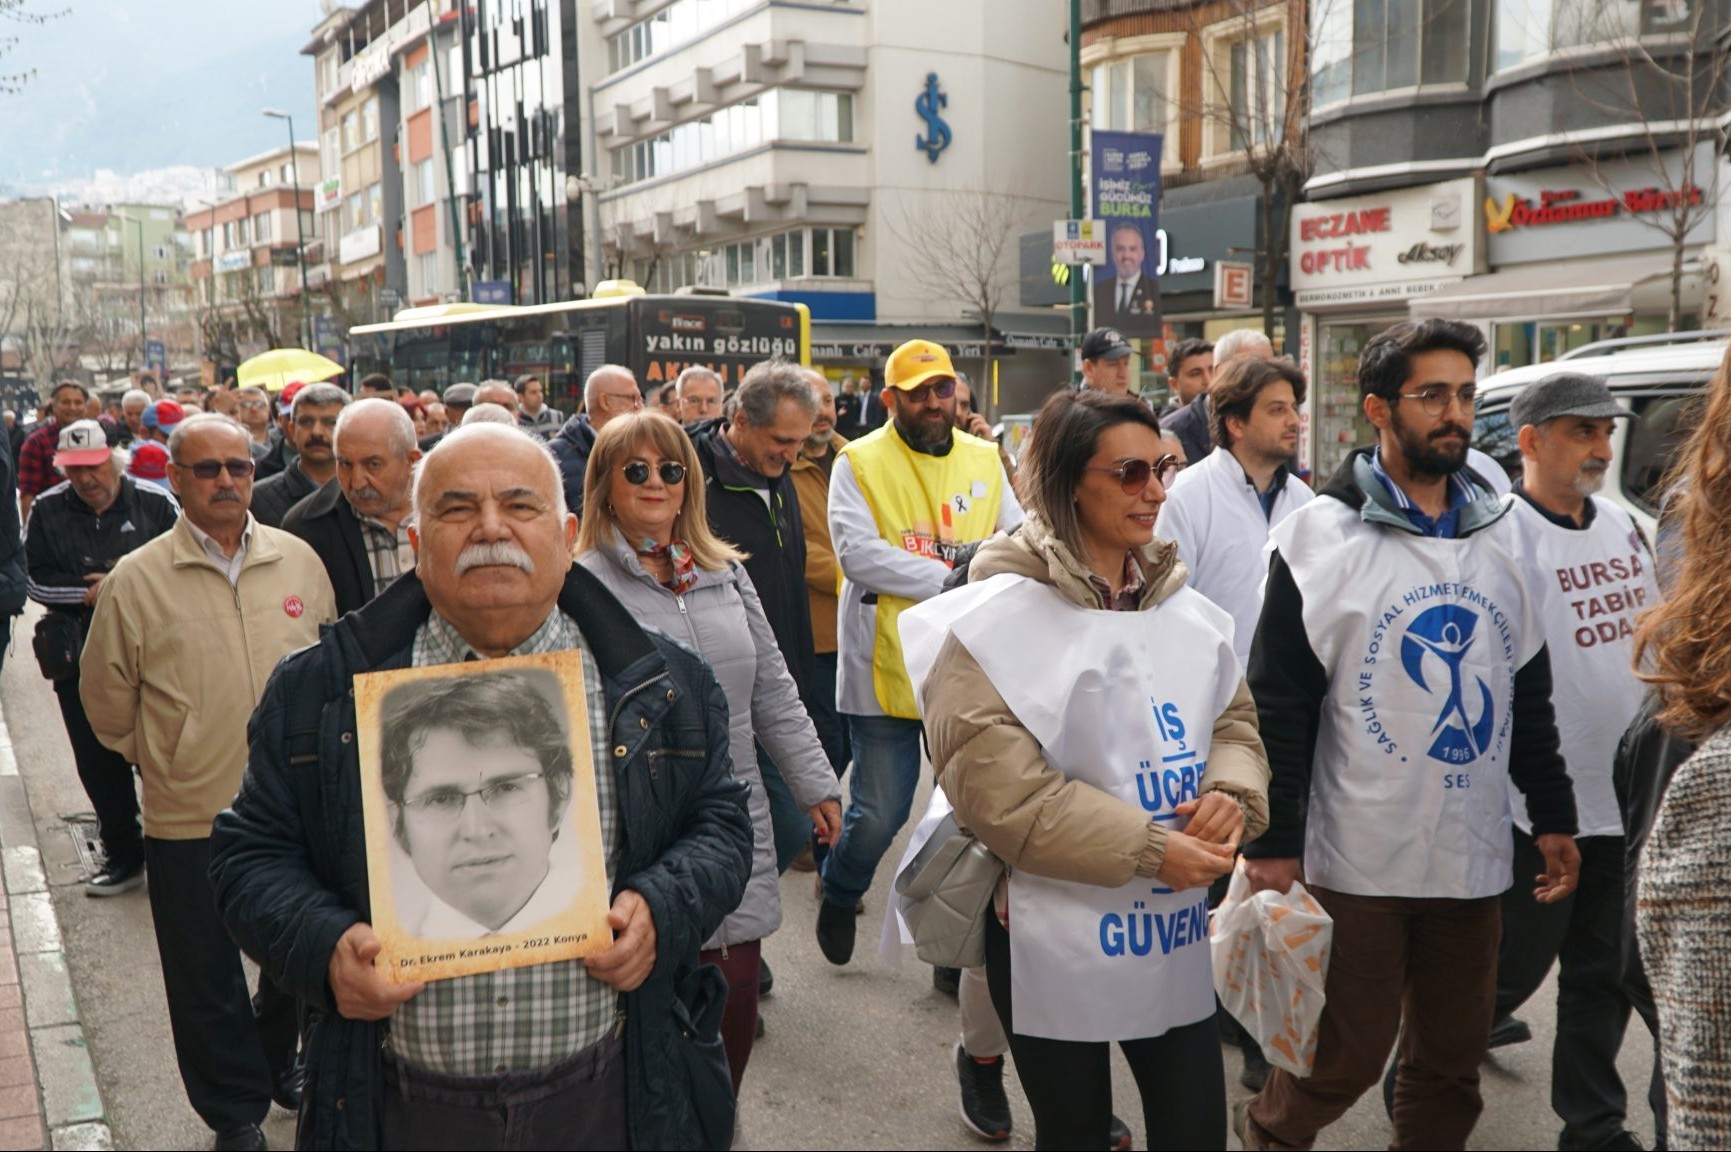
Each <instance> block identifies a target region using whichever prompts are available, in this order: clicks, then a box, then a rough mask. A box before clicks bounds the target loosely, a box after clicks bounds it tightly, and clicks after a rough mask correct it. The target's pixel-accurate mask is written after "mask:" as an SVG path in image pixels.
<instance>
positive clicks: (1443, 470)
mask: <svg viewBox="0 0 1731 1152" xmlns="http://www.w3.org/2000/svg"><path fill="white" fill-rule="evenodd" d="M1399 412H1400V409H1398V408H1391V409H1390V415H1391V418H1392V419H1391V424H1390V427H1391V429H1392V431H1393V432H1394V437H1395V440H1396V441H1397V442H1399V444H1400V451H1401V455H1403V456H1405V457H1406V462H1407V467H1409V468H1411V469H1412V470H1413V471H1414V472H1415V473H1418V474H1419V475H1422V476H1453V475H1454V474H1455V473H1456V472H1459V471H1460V470H1461V469H1462V468H1464V467H1466V463H1467V446H1468V445H1469V444H1470V443H1471V442H1472V430H1471V429H1470V428H1466V427H1463V426H1462V425H1460V424H1453V423H1449V424H1439V425H1437V426H1436V427H1435V428H1432V429H1431V430H1430V431H1429V432H1419V431H1416V430H1415V429H1412V428H1409V427H1408V426H1407V425H1406V423H1405V422H1403V421H1402V420H1401V418H1400V415H1399ZM1445 436H1459V437H1460V443H1459V446H1458V447H1455V446H1450V445H1446V444H1442V443H1439V441H1441V440H1442V439H1443V437H1445Z"/></svg>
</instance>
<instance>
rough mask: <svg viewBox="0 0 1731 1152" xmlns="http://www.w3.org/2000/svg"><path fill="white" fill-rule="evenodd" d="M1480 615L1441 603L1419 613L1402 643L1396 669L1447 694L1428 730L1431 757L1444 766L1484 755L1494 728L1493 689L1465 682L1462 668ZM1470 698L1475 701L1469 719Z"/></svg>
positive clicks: (1478, 681)
mask: <svg viewBox="0 0 1731 1152" xmlns="http://www.w3.org/2000/svg"><path fill="white" fill-rule="evenodd" d="M1478 626H1479V617H1478V613H1476V612H1474V611H1473V610H1472V609H1471V608H1467V607H1464V606H1462V605H1460V604H1439V605H1437V606H1436V607H1434V608H1427V609H1425V611H1423V612H1421V613H1419V615H1418V617H1417V618H1416V619H1414V620H1413V622H1412V625H1411V626H1410V627H1408V628H1407V630H1406V635H1405V636H1403V637H1401V641H1400V664H1401V667H1402V668H1404V669H1406V674H1407V675H1408V676H1410V677H1412V681H1413V683H1414V684H1417V685H1418V686H1419V687H1420V688H1423V689H1424V690H1425V691H1426V692H1428V693H1430V694H1431V695H1433V696H1435V695H1439V694H1442V693H1445V692H1446V694H1447V696H1446V699H1445V700H1444V702H1443V706H1442V710H1441V711H1440V712H1439V713H1438V714H1437V718H1436V723H1435V724H1434V725H1432V726H1431V735H1432V736H1433V737H1434V738H1435V739H1434V740H1432V742H1431V746H1430V755H1431V758H1432V759H1435V760H1441V761H1442V762H1443V763H1445V764H1471V763H1472V762H1473V761H1474V760H1477V759H1478V758H1479V757H1480V756H1482V755H1484V753H1485V751H1486V748H1487V745H1488V744H1489V742H1490V739H1491V731H1492V728H1493V726H1494V724H1495V719H1496V717H1495V707H1494V705H1493V703H1492V699H1491V686H1490V685H1489V684H1486V683H1485V681H1484V679H1483V677H1479V676H1474V677H1473V680H1474V681H1475V682H1476V687H1477V691H1476V692H1472V691H1470V689H1469V686H1468V685H1467V684H1466V683H1465V677H1464V676H1463V673H1462V669H1461V664H1462V662H1463V661H1464V660H1465V659H1466V655H1467V652H1468V651H1469V650H1470V649H1471V648H1472V646H1473V640H1474V638H1475V633H1476V632H1477V631H1478ZM1469 696H1476V697H1477V705H1478V718H1477V719H1476V720H1475V719H1474V718H1473V712H1472V709H1471V708H1470V707H1469V700H1468V698H1469Z"/></svg>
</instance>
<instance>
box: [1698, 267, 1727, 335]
mask: <svg viewBox="0 0 1731 1152" xmlns="http://www.w3.org/2000/svg"><path fill="white" fill-rule="evenodd" d="M1701 279H1702V280H1703V281H1705V283H1704V284H1703V285H1702V291H1701V327H1703V328H1731V250H1727V249H1724V248H1709V249H1707V250H1706V251H1705V252H1703V253H1701Z"/></svg>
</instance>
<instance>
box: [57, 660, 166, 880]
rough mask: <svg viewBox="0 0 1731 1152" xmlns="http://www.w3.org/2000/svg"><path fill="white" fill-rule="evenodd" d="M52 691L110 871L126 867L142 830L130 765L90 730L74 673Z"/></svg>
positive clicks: (132, 862) (140, 853) (137, 858)
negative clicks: (98, 828)
mask: <svg viewBox="0 0 1731 1152" xmlns="http://www.w3.org/2000/svg"><path fill="white" fill-rule="evenodd" d="M54 695H55V696H56V697H58V698H59V700H60V718H61V720H62V721H64V722H65V724H66V738H67V739H68V740H70V741H71V742H72V759H73V762H74V763H76V764H77V765H78V782H79V783H80V784H82V785H84V794H85V795H86V796H88V797H90V806H91V807H92V808H93V809H95V810H96V822H97V824H98V825H99V826H100V829H101V836H102V850H103V852H104V853H105V854H107V856H108V865H109V867H110V868H112V869H115V870H116V871H129V870H131V869H132V868H134V867H136V866H137V865H139V864H142V863H144V835H143V833H142V832H140V831H139V827H138V789H137V788H136V787H135V786H134V785H133V783H132V765H130V764H128V763H127V762H126V757H124V756H122V755H121V754H120V753H118V752H116V751H114V750H113V749H111V748H109V747H107V746H106V745H104V744H103V743H102V741H100V740H98V739H97V738H96V733H95V732H93V731H91V728H90V719H89V717H87V716H85V714H84V701H82V700H80V699H79V698H78V680H77V678H73V679H71V680H56V681H55V682H54Z"/></svg>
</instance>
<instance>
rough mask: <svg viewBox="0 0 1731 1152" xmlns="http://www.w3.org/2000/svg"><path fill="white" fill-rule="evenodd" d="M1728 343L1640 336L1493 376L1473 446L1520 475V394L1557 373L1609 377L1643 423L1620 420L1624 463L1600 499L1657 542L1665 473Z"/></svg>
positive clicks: (1702, 337) (1715, 336)
mask: <svg viewBox="0 0 1731 1152" xmlns="http://www.w3.org/2000/svg"><path fill="white" fill-rule="evenodd" d="M1728 346H1731V339H1728V338H1727V336H1726V334H1725V333H1723V332H1680V333H1675V334H1672V335H1666V336H1635V337H1630V338H1627V339H1622V340H1604V341H1600V342H1598V343H1595V344H1588V345H1585V346H1584V347H1581V348H1577V349H1576V350H1574V351H1573V352H1570V353H1569V354H1568V355H1566V356H1563V357H1562V358H1561V359H1558V360H1552V361H1549V362H1547V363H1544V364H1535V365H1533V366H1531V367H1529V368H1511V369H1509V370H1508V371H1506V372H1498V373H1496V374H1495V375H1492V376H1487V377H1486V378H1485V379H1483V380H1481V381H1479V399H1478V412H1477V416H1476V420H1475V423H1474V425H1473V447H1475V448H1477V449H1479V450H1480V451H1482V452H1485V453H1487V454H1488V455H1490V456H1492V457H1493V458H1495V459H1496V460H1497V461H1498V462H1499V463H1501V464H1502V465H1503V467H1505V468H1507V469H1508V471H1509V475H1510V476H1511V477H1514V476H1519V475H1520V471H1521V452H1520V448H1519V446H1518V445H1517V444H1516V442H1515V433H1516V429H1514V428H1511V427H1509V405H1510V403H1512V402H1513V401H1514V398H1515V396H1516V394H1517V393H1519V392H1520V390H1521V389H1522V388H1523V387H1525V386H1526V385H1527V384H1530V383H1532V382H1533V381H1535V380H1543V379H1544V378H1545V377H1547V376H1551V375H1553V374H1555V373H1557V372H1565V371H1566V372H1584V373H1586V374H1587V375H1589V376H1598V377H1600V378H1602V379H1603V380H1604V381H1605V382H1606V383H1607V384H1609V385H1610V387H1611V392H1612V394H1613V395H1615V396H1616V397H1617V399H1618V401H1620V402H1621V403H1622V404H1623V405H1624V406H1625V407H1626V408H1628V409H1629V410H1630V411H1632V412H1633V413H1634V414H1635V418H1634V419H1633V420H1619V421H1617V428H1616V431H1615V432H1614V433H1613V434H1612V437H1613V439H1612V444H1613V447H1614V448H1615V451H1616V460H1615V463H1614V464H1613V465H1612V467H1611V470H1610V472H1609V473H1608V474H1607V475H1606V477H1605V487H1604V489H1603V490H1602V491H1601V492H1600V495H1601V496H1604V497H1605V498H1606V499H1609V500H1615V501H1616V502H1617V503H1618V504H1621V505H1622V506H1623V507H1624V508H1626V509H1628V511H1629V514H1630V515H1631V516H1633V517H1634V518H1635V522H1636V523H1637V524H1639V525H1640V526H1641V530H1642V531H1643V532H1645V533H1646V534H1647V538H1648V539H1649V540H1652V539H1653V538H1654V536H1655V533H1656V530H1657V521H1658V516H1659V505H1660V503H1661V502H1662V500H1663V498H1664V490H1663V484H1664V480H1665V476H1666V474H1667V473H1668V472H1669V470H1670V467H1671V462H1672V460H1673V458H1674V457H1675V455H1676V452H1677V449H1678V448H1679V447H1680V446H1681V445H1682V442H1683V439H1684V437H1685V436H1686V435H1687V434H1688V430H1689V425H1688V414H1689V411H1690V409H1691V407H1692V406H1693V405H1694V403H1695V401H1696V399H1697V398H1698V397H1699V396H1700V394H1701V392H1702V390H1703V389H1704V388H1706V386H1707V382H1708V381H1709V380H1711V379H1712V378H1713V374H1714V373H1715V372H1717V371H1718V370H1719V365H1720V363H1721V362H1722V361H1723V360H1724V359H1725V353H1726V349H1727V347H1728Z"/></svg>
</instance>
